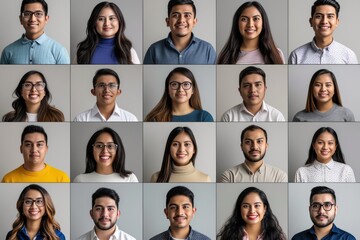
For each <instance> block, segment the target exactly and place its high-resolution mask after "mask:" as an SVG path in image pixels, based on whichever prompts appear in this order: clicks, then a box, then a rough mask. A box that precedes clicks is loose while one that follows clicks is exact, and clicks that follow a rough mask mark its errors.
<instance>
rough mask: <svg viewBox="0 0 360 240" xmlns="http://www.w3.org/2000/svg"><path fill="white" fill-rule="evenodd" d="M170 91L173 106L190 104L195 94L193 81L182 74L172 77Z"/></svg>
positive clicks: (175, 74)
mask: <svg viewBox="0 0 360 240" xmlns="http://www.w3.org/2000/svg"><path fill="white" fill-rule="evenodd" d="M168 89H169V95H170V98H171V100H172V103H173V104H183V103H189V100H190V98H191V96H192V95H193V93H194V91H193V85H192V82H191V80H190V79H189V78H187V77H185V76H184V75H182V74H180V73H174V74H173V75H172V76H171V78H170V81H169V86H168Z"/></svg>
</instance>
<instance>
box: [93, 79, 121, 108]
mask: <svg viewBox="0 0 360 240" xmlns="http://www.w3.org/2000/svg"><path fill="white" fill-rule="evenodd" d="M91 93H92V95H94V96H96V103H97V105H98V106H99V107H101V106H115V101H116V97H117V96H119V95H120V94H121V90H120V89H119V88H118V83H117V81H116V78H115V77H114V76H112V75H102V76H100V77H98V79H97V81H96V85H95V87H94V89H91Z"/></svg>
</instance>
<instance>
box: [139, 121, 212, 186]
mask: <svg viewBox="0 0 360 240" xmlns="http://www.w3.org/2000/svg"><path fill="white" fill-rule="evenodd" d="M185 128H186V129H185ZM143 134H144V138H143V141H144V182H156V180H158V178H157V176H162V175H163V174H165V176H167V177H166V178H164V179H163V180H161V181H160V179H159V181H160V182H209V181H211V182H215V179H216V177H215V176H216V175H215V172H216V169H215V164H216V163H215V161H216V159H215V141H216V139H215V125H213V124H210V123H207V124H205V123H187V124H180V125H179V124H177V123H144V126H143ZM168 174H170V176H169V175H168ZM161 179H162V177H161ZM167 179H168V180H167Z"/></svg>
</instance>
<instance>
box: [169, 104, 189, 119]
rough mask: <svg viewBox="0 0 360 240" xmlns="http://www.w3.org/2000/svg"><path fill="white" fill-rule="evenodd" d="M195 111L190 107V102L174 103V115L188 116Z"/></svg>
mask: <svg viewBox="0 0 360 240" xmlns="http://www.w3.org/2000/svg"><path fill="white" fill-rule="evenodd" d="M192 111H194V109H193V108H192V107H190V104H189V102H186V103H174V102H173V103H172V114H173V115H179V116H181V115H186V114H189V113H191V112H192Z"/></svg>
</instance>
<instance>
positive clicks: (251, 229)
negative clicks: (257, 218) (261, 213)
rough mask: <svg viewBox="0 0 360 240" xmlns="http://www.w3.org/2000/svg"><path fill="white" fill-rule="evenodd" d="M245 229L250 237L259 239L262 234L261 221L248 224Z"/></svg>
mask: <svg viewBox="0 0 360 240" xmlns="http://www.w3.org/2000/svg"><path fill="white" fill-rule="evenodd" d="M244 229H245V231H246V232H247V234H248V236H249V239H257V237H258V236H259V235H260V234H261V222H259V223H256V224H246V225H245V226H244Z"/></svg>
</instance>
